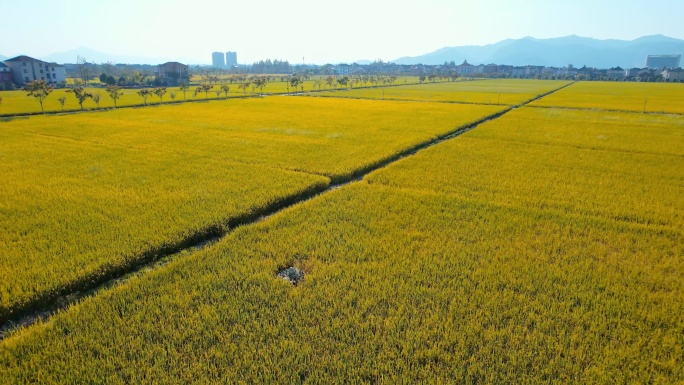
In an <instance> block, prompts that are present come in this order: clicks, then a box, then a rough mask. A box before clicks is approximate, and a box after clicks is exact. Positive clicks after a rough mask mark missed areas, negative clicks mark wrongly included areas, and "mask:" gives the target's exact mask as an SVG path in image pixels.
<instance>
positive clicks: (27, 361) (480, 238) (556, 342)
mask: <svg viewBox="0 0 684 385" xmlns="http://www.w3.org/2000/svg"><path fill="white" fill-rule="evenodd" d="M633 117H634V114H615V113H612V114H604V113H599V112H575V111H555V110H545V109H543V110H542V109H531V108H523V109H518V110H516V111H513V112H510V113H508V114H506V115H504V116H503V117H502V118H499V119H496V120H493V121H490V122H488V123H485V124H483V125H482V126H480V127H478V128H477V129H476V130H474V131H471V132H469V133H468V134H466V135H464V136H462V137H459V138H457V139H454V140H450V141H446V142H443V143H441V144H439V145H437V146H434V147H432V148H430V149H428V150H425V151H422V152H419V153H418V154H417V155H416V156H413V157H410V158H406V159H403V160H401V161H399V162H397V163H395V164H392V165H390V166H389V167H387V168H385V169H381V170H379V171H376V172H374V173H373V174H371V175H370V176H369V177H367V178H366V179H365V180H364V181H361V182H358V183H354V184H352V185H350V186H346V187H343V188H340V189H338V190H335V191H332V192H330V193H326V194H325V195H323V196H320V197H318V198H315V199H312V200H310V201H308V202H306V203H304V204H302V205H299V206H297V207H293V208H290V209H287V210H285V211H283V212H281V213H279V214H277V215H275V216H274V217H272V218H270V219H269V220H266V221H263V222H260V223H258V224H255V225H252V226H247V227H243V228H240V229H238V230H237V231H236V232H234V233H233V234H231V235H230V236H229V237H227V238H225V239H224V240H222V241H221V242H220V243H218V244H216V245H214V246H212V247H210V248H208V249H205V250H203V251H201V252H199V253H196V254H193V255H190V256H187V257H186V258H182V259H178V260H175V261H174V262H171V263H170V264H169V265H167V266H165V268H163V269H158V270H156V271H154V272H152V273H149V274H147V275H144V276H140V277H136V278H133V279H131V280H130V281H129V282H127V283H125V284H123V285H120V286H118V287H117V288H115V289H113V290H110V291H107V292H106V293H103V294H102V295H100V296H97V297H93V298H91V299H88V300H86V301H84V302H83V303H81V304H80V305H78V306H75V307H72V308H71V309H69V310H68V311H66V312H64V313H63V314H60V315H58V316H56V317H54V319H53V320H52V321H50V322H48V323H44V324H41V325H39V326H36V327H33V328H30V329H29V330H26V331H24V332H23V333H19V334H18V335H17V336H16V337H14V338H10V339H7V340H5V341H3V342H1V343H0V371H1V372H2V373H3V374H4V378H6V379H8V382H17V383H24V382H32V381H34V382H35V381H40V382H76V383H78V382H109V383H138V382H142V383H146V382H194V383H211V382H224V383H225V382H227V383H243V382H244V383H339V382H350V383H353V382H358V383H583V384H584V383H647V382H648V383H678V382H681V381H684V371H682V368H683V367H684V362H683V359H682V357H684V333H682V331H683V330H684V301H683V300H682V299H684V281H683V279H682V277H684V260H682V255H684V242H683V241H682V239H684V237H682V235H684V234H682V227H681V218H682V212H683V211H684V204H683V202H682V200H681V199H682V198H681V196H682V194H681V193H682V191H681V190H682V186H683V184H682V179H681V178H682V175H681V172H680V170H681V166H682V162H683V161H682V156H681V154H680V153H679V151H681V148H682V146H681V145H679V144H680V143H681V141H682V137H683V136H682V125H681V124H682V123H681V120H676V119H675V118H672V117H664V116H650V117H649V118H648V119H649V120H648V121H646V120H642V119H645V118H644V117H641V116H639V119H640V120H639V121H638V122H637V121H634V120H632V119H633ZM673 119H674V120H673ZM563 120H567V121H568V123H567V124H565V125H563V124H559V122H562V121H563ZM617 120H623V121H624V126H623V128H622V129H621V130H619V129H618V128H617V127H616V126H615V125H614V123H615V121H617ZM649 134H650V135H652V136H653V137H652V138H650V139H648V140H645V139H647V138H648V136H649ZM521 138H525V140H521ZM640 141H641V145H639V144H638V143H639V142H640ZM667 142H669V143H667ZM614 190H617V191H614ZM621 193H622V194H621ZM654 194H655V195H654ZM660 199H662V200H664V201H663V202H662V203H661V204H655V205H653V203H654V200H660ZM613 200H615V202H611V201H613ZM292 265H295V266H298V267H299V268H301V269H302V270H303V271H304V272H305V276H304V280H303V281H302V282H301V283H300V284H299V285H297V286H296V287H293V286H292V285H291V284H290V283H288V282H286V281H285V280H283V279H281V278H279V277H277V275H276V272H277V271H278V270H279V269H280V268H283V267H287V266H292ZM64 352H69V354H64Z"/></svg>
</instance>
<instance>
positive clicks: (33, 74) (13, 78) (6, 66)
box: [0, 55, 190, 89]
mask: <svg viewBox="0 0 684 385" xmlns="http://www.w3.org/2000/svg"><path fill="white" fill-rule="evenodd" d="M71 66H72V67H73V65H71ZM72 70H73V68H72ZM155 75H156V77H157V78H158V79H160V80H163V81H164V82H165V83H167V84H175V83H178V82H179V81H183V80H188V79H189V75H190V72H189V67H188V66H187V65H185V64H182V63H178V62H167V63H164V64H160V65H158V66H157V68H156V73H155ZM66 76H67V74H66V67H65V66H64V65H61V64H57V63H49V62H46V61H42V60H39V59H35V58H32V57H30V56H26V55H21V56H17V57H14V58H11V59H7V60H5V61H3V62H0V85H4V86H5V87H3V88H8V87H7V86H8V85H10V84H11V85H14V86H15V87H21V86H23V85H25V84H26V83H29V82H32V81H36V80H45V81H46V82H48V83H50V84H54V85H58V86H60V85H64V84H66ZM0 89H2V88H0Z"/></svg>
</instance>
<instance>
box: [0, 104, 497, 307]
mask: <svg viewBox="0 0 684 385" xmlns="http://www.w3.org/2000/svg"><path fill="white" fill-rule="evenodd" d="M500 110H501V108H499V107H491V106H478V107H466V106H452V105H439V104H438V105H434V106H431V107H430V108H426V107H425V106H423V107H421V106H417V105H416V104H412V103H402V102H395V103H383V102H379V101H351V100H349V101H338V100H328V99H309V98H293V97H271V98H264V99H243V100H235V101H228V102H210V103H192V104H183V105H173V106H160V107H148V108H143V109H120V110H112V111H108V112H98V113H83V114H71V115H56V116H34V117H30V118H16V119H14V120H11V121H8V122H4V123H0V173H2V174H3V176H4V180H5V183H3V185H2V188H0V212H1V213H2V214H3V215H2V216H0V229H2V231H0V249H1V250H2V251H3V255H2V261H3V263H2V266H3V268H2V269H0V319H5V318H6V317H8V316H10V315H12V314H13V313H15V312H16V311H18V310H21V309H24V308H27V307H30V306H32V305H35V304H36V302H40V301H42V300H44V299H47V298H51V297H54V296H55V295H56V294H58V293H60V292H62V291H64V290H68V289H72V288H78V287H81V286H87V283H88V282H89V280H90V279H97V277H102V276H108V275H109V274H111V273H112V272H115V271H118V270H119V269H125V268H126V267H127V266H130V265H131V264H135V263H136V262H138V261H140V260H141V259H145V258H148V257H149V256H150V255H152V254H155V253H162V252H163V251H164V250H168V249H170V248H175V247H178V246H179V245H182V244H184V243H185V242H187V241H188V240H190V239H193V238H195V237H197V236H201V235H202V234H206V233H213V232H216V231H219V232H220V231H224V230H225V226H226V225H227V224H228V223H229V222H230V221H231V220H233V219H235V218H240V217H243V216H245V215H250V214H253V213H254V212H258V211H260V210H262V209H263V208H265V207H269V206H273V205H274V204H277V203H278V202H280V201H283V200H285V199H287V198H288V197H292V196H296V195H301V194H303V193H306V192H308V191H311V190H315V189H320V188H322V187H324V186H327V185H328V183H329V182H330V180H331V179H332V180H334V181H337V180H341V179H344V178H349V177H351V176H352V175H354V174H355V173H357V172H359V171H361V170H364V169H367V168H368V167H372V166H374V165H376V164H379V163H381V162H384V161H386V160H387V159H389V158H391V157H393V156H396V155H397V154H398V153H401V152H403V151H405V150H407V149H410V148H412V147H414V146H416V145H419V144H421V143H424V142H427V141H430V140H433V139H435V138H436V137H438V136H440V135H444V134H447V133H449V132H451V131H454V130H456V129H458V128H459V127H461V126H463V125H466V124H468V123H471V122H473V121H476V120H478V119H482V118H484V117H486V116H488V115H491V114H494V113H496V112H498V111H500ZM256 117H258V119H256Z"/></svg>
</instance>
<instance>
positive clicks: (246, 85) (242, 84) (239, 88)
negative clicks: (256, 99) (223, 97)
mask: <svg viewBox="0 0 684 385" xmlns="http://www.w3.org/2000/svg"><path fill="white" fill-rule="evenodd" d="M251 84H252V83H251V82H244V83H240V85H238V90H243V91H244V92H243V93H245V94H246V93H247V88H249V86H250V85H251Z"/></svg>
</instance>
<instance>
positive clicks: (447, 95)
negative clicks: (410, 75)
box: [318, 79, 570, 105]
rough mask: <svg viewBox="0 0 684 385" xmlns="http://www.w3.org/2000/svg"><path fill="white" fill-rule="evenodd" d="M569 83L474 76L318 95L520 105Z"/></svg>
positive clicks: (563, 81)
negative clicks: (456, 79) (469, 78)
mask: <svg viewBox="0 0 684 385" xmlns="http://www.w3.org/2000/svg"><path fill="white" fill-rule="evenodd" d="M569 83H570V82H568V81H565V80H519V79H505V80H471V81H457V82H440V83H428V84H416V85H408V86H396V87H379V88H377V87H376V88H359V89H350V90H338V91H332V92H324V93H320V94H318V95H319V96H328V97H348V98H362V99H389V100H417V101H432V102H459V103H474V104H503V105H517V104H520V103H523V102H526V101H528V100H530V99H533V98H534V97H536V96H538V95H541V94H544V93H546V92H548V91H552V90H555V89H557V88H559V87H562V86H563V85H566V84H569ZM396 84H401V83H396Z"/></svg>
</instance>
